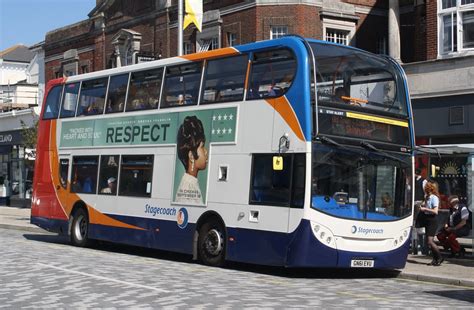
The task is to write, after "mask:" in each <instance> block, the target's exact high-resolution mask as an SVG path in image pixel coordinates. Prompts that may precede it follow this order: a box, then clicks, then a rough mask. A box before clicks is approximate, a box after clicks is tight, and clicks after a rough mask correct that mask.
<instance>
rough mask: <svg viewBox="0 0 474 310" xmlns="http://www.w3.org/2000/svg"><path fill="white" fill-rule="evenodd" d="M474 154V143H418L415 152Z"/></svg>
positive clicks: (417, 153) (418, 153)
mask: <svg viewBox="0 0 474 310" xmlns="http://www.w3.org/2000/svg"><path fill="white" fill-rule="evenodd" d="M469 153H473V154H474V144H461V145H459V144H440V145H417V146H416V148H415V154H416V155H420V154H434V155H439V156H441V155H453V154H469Z"/></svg>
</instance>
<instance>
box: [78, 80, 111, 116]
mask: <svg viewBox="0 0 474 310" xmlns="http://www.w3.org/2000/svg"><path fill="white" fill-rule="evenodd" d="M107 80H108V78H101V79H97V80H92V81H84V82H82V86H81V94H80V97H79V106H78V108H77V116H80V115H95V114H102V113H103V111H104V103H105V92H106V90H107Z"/></svg>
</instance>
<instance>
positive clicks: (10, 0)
mask: <svg viewBox="0 0 474 310" xmlns="http://www.w3.org/2000/svg"><path fill="white" fill-rule="evenodd" d="M95 3H96V1H95V0H0V51H3V50H5V49H7V48H9V47H11V46H13V45H16V44H24V45H26V46H31V45H33V44H36V43H39V42H41V41H44V38H45V35H46V33H47V32H48V31H51V30H54V29H57V28H61V27H64V26H67V25H70V24H74V23H76V22H79V21H81V20H85V19H87V18H88V16H87V14H88V13H89V12H90V11H92V9H93V8H94V7H95Z"/></svg>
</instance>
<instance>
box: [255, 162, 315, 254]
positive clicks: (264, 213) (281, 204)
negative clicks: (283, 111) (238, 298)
mask: <svg viewBox="0 0 474 310" xmlns="http://www.w3.org/2000/svg"><path fill="white" fill-rule="evenodd" d="M305 158H306V157H305V154H288V153H286V154H278V153H274V154H254V155H253V168H252V184H251V185H252V186H251V195H250V210H249V211H250V214H249V221H250V222H253V223H255V224H256V226H257V227H258V229H259V230H264V231H267V233H262V234H259V236H260V237H261V240H260V239H259V238H257V237H255V238H253V240H252V242H253V243H254V246H255V247H256V248H257V249H258V251H257V253H260V254H259V255H261V254H262V253H265V254H268V256H267V259H268V260H267V261H265V263H281V262H284V259H285V257H286V250H287V246H288V243H289V241H290V238H289V235H288V233H289V232H290V231H289V230H290V227H289V223H290V216H292V215H290V214H291V213H293V209H299V210H300V211H302V210H303V205H304V176H305V170H304V167H305ZM297 213H298V214H301V213H302V212H297ZM300 218H301V217H300ZM292 230H294V229H292ZM270 232H272V233H270ZM263 247H264V248H266V250H265V251H262V248H263ZM276 260H277V261H276Z"/></svg>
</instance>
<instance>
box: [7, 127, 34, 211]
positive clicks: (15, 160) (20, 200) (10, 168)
mask: <svg viewBox="0 0 474 310" xmlns="http://www.w3.org/2000/svg"><path fill="white" fill-rule="evenodd" d="M27 151H28V149H26V148H25V147H24V145H23V138H22V134H21V130H11V131H3V132H0V206H15V207H29V206H30V203H31V191H32V184H33V169H34V158H33V157H32V156H31V155H32V154H31V153H30V152H27Z"/></svg>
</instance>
